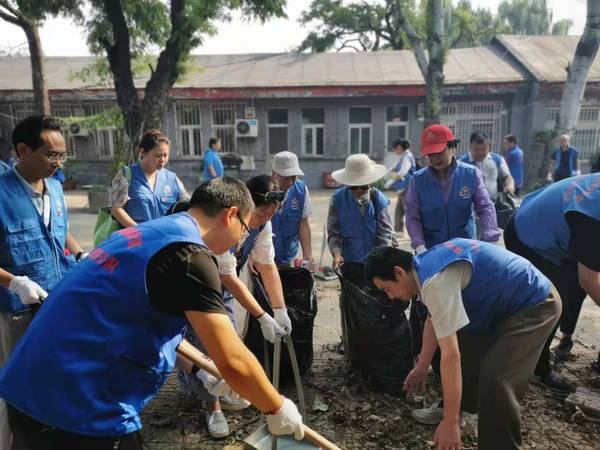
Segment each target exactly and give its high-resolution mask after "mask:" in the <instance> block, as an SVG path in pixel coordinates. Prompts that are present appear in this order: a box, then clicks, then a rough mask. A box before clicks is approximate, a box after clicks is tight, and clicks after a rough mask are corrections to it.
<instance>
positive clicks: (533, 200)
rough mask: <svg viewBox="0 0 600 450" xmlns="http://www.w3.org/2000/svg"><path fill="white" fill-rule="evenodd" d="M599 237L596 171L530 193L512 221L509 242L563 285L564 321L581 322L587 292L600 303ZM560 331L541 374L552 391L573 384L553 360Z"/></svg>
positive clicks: (563, 344)
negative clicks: (552, 356)
mask: <svg viewBox="0 0 600 450" xmlns="http://www.w3.org/2000/svg"><path fill="white" fill-rule="evenodd" d="M599 235H600V174H591V175H583V176H580V177H576V178H569V179H565V180H562V181H559V182H557V183H554V184H552V185H549V186H547V187H545V188H543V189H539V190H537V191H535V192H533V193H531V194H529V195H527V196H526V197H525V198H524V199H523V203H522V204H521V207H520V208H519V209H518V210H517V212H516V213H515V214H514V216H513V217H512V218H511V219H510V220H509V221H508V224H507V226H506V230H505V232H504V242H505V244H506V248H507V249H509V250H510V251H512V252H514V253H517V254H519V255H521V256H523V257H524V258H527V259H528V260H529V261H531V263H532V264H534V265H535V266H536V267H537V268H538V269H539V270H541V271H542V272H543V273H544V275H546V276H547V277H548V278H549V279H550V280H551V281H552V283H553V284H554V285H555V286H556V287H557V289H558V291H559V292H560V295H561V298H562V300H563V302H564V304H563V317H562V318H561V322H562V321H564V320H565V319H566V318H567V317H569V316H571V317H573V316H574V318H575V320H576V317H577V316H578V315H579V310H580V309H581V304H582V302H583V300H584V299H585V296H586V293H587V294H588V295H589V296H590V297H591V298H592V300H594V301H595V302H596V303H598V304H599V305H600V239H598V236H599ZM571 320H573V319H571ZM574 325H575V324H574V323H573V328H574ZM555 331H556V329H555V330H554V331H553V332H552V335H551V336H550V337H549V338H548V341H547V342H546V345H545V346H544V350H543V352H542V354H541V356H540V359H539V362H538V365H537V367H536V371H535V373H536V375H537V380H538V381H540V382H541V383H542V384H544V385H545V386H547V387H548V388H550V389H551V390H552V391H554V392H556V393H559V394H568V393H569V392H570V391H571V390H572V389H573V387H572V386H571V385H570V383H568V382H567V381H566V380H564V379H563V378H562V377H561V376H560V375H558V374H557V373H556V372H555V371H554V370H553V368H552V366H551V364H550V345H551V343H552V338H553V337H554V332H555ZM570 331H571V333H572V330H570ZM570 338H571V336H570V334H569V336H568V339H569V341H570ZM569 344H570V345H569ZM572 345H573V344H572V341H571V342H568V341H567V342H561V345H560V346H559V352H560V351H562V353H563V354H564V353H568V352H569V351H570V349H571V347H572Z"/></svg>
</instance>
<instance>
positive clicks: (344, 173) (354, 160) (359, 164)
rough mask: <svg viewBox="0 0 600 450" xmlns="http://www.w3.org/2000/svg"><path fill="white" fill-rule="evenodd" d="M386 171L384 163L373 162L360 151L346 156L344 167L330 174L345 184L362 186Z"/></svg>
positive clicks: (377, 178)
mask: <svg viewBox="0 0 600 450" xmlns="http://www.w3.org/2000/svg"><path fill="white" fill-rule="evenodd" d="M387 172H388V169H387V168H386V167H385V166H384V165H381V164H375V161H373V160H372V159H371V158H369V157H368V156H367V155H364V154H362V153H361V154H359V155H350V156H348V157H347V158H346V162H345V164H344V168H343V169H340V170H336V171H335V172H333V173H332V174H331V176H332V177H333V179H334V180H335V181H337V182H338V183H342V184H344V185H346V186H364V185H367V184H372V183H375V182H376V181H377V180H380V179H381V178H383V177H384V176H385V175H386V173H387Z"/></svg>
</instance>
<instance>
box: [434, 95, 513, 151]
mask: <svg viewBox="0 0 600 450" xmlns="http://www.w3.org/2000/svg"><path fill="white" fill-rule="evenodd" d="M441 122H442V123H443V124H445V125H447V126H448V128H450V129H451V130H452V132H453V133H454V136H455V137H456V139H459V140H460V144H458V145H459V147H458V151H457V157H458V156H460V155H463V154H465V153H467V152H468V151H469V138H470V136H471V133H473V132H475V131H483V132H484V133H485V134H487V135H488V137H489V138H490V141H491V149H492V151H493V152H500V151H501V146H502V138H503V136H504V133H503V130H502V102H480V103H448V104H445V105H443V106H442V114H441Z"/></svg>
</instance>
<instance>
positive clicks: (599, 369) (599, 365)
mask: <svg viewBox="0 0 600 450" xmlns="http://www.w3.org/2000/svg"><path fill="white" fill-rule="evenodd" d="M592 369H594V370H595V371H596V372H598V373H600V352H598V361H594V362H593V363H592Z"/></svg>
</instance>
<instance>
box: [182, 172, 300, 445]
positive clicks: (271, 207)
mask: <svg viewBox="0 0 600 450" xmlns="http://www.w3.org/2000/svg"><path fill="white" fill-rule="evenodd" d="M246 186H247V187H248V190H249V191H250V194H251V195H252V200H253V201H254V209H253V210H252V214H251V215H250V220H249V221H248V228H247V230H246V232H245V233H244V235H243V236H242V239H241V240H240V242H239V244H238V245H236V246H235V247H232V248H230V249H229V251H227V252H225V253H223V254H222V255H218V256H217V257H216V259H217V263H218V266H219V274H220V276H221V282H222V284H223V287H224V290H223V298H224V304H225V308H226V309H227V312H228V314H229V318H230V319H231V322H232V323H233V324H234V326H235V325H236V313H235V301H236V300H237V301H238V302H239V303H240V304H241V305H242V306H243V307H244V308H245V309H246V310H247V311H248V314H250V315H251V316H252V317H254V318H255V319H256V320H258V322H259V323H260V326H261V330H262V332H263V336H264V338H265V339H266V340H268V341H270V342H274V340H275V337H276V336H288V335H289V334H290V333H291V331H292V324H291V321H290V318H289V316H288V313H287V308H286V306H285V300H284V297H283V290H282V287H281V280H280V278H279V271H278V270H277V266H276V264H275V250H274V247H273V237H272V232H271V222H270V220H271V218H272V217H273V215H274V214H275V211H277V209H278V208H279V206H280V204H281V202H282V201H283V198H284V195H285V193H284V192H283V191H280V190H279V189H278V186H277V184H276V183H275V181H274V180H273V179H272V178H271V177H270V176H268V175H258V176H255V177H252V178H250V179H249V180H248V181H247V183H246ZM250 258H251V259H252V270H256V271H257V272H258V273H259V274H260V276H261V278H262V280H263V283H264V285H265V288H266V290H267V294H268V295H269V299H270V300H271V303H272V305H273V312H274V317H271V316H270V315H269V314H267V313H266V312H265V311H264V310H263V309H262V308H261V306H260V305H259V304H258V301H257V300H256V299H255V298H254V296H253V295H252V293H251V291H250V290H249V289H248V288H247V287H246V285H245V284H244V283H243V282H242V281H241V280H240V278H239V275H240V272H241V270H242V268H243V267H244V265H245V264H246V263H247V262H248V261H249V260H250ZM186 338H187V339H188V340H189V341H190V342H192V343H193V344H194V345H196V346H197V347H198V348H199V349H200V350H204V348H203V347H202V345H201V343H200V340H199V339H198V337H197V336H196V334H195V333H194V332H193V330H188V333H186ZM178 365H179V366H180V370H179V378H180V380H181V381H182V385H183V388H184V390H185V391H186V392H188V393H189V394H190V395H194V396H196V397H197V398H198V399H199V400H201V401H204V402H205V403H206V409H207V412H206V423H207V426H208V431H209V433H210V434H211V436H213V437H215V438H223V437H226V436H228V435H229V426H228V424H227V420H226V419H225V416H224V414H223V412H222V409H228V410H238V409H242V408H244V407H245V406H246V405H244V404H243V403H240V402H231V401H229V402H228V401H227V400H226V399H225V400H223V399H221V401H219V397H218V396H215V395H212V394H211V393H209V392H207V390H206V389H204V385H203V379H204V377H205V375H206V374H205V373H204V372H203V371H199V372H196V373H192V371H191V367H190V365H189V364H186V363H185V362H183V361H181V364H178Z"/></svg>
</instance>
